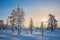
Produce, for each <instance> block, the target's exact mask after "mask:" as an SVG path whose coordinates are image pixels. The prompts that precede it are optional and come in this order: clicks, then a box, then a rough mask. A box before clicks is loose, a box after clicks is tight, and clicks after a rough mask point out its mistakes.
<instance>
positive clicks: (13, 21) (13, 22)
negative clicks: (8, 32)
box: [9, 9, 17, 33]
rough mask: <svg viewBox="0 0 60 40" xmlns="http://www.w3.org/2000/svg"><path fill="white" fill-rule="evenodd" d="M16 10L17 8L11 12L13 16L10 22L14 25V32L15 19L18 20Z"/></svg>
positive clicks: (13, 26)
mask: <svg viewBox="0 0 60 40" xmlns="http://www.w3.org/2000/svg"><path fill="white" fill-rule="evenodd" d="M16 17H17V15H16V11H15V9H14V10H13V12H12V13H11V16H10V17H9V18H10V23H11V25H12V33H13V32H14V28H15V21H16Z"/></svg>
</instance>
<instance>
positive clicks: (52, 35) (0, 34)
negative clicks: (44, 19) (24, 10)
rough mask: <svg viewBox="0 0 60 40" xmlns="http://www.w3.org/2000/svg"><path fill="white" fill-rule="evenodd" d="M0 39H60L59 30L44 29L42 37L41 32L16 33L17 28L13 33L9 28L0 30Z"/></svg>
mask: <svg viewBox="0 0 60 40" xmlns="http://www.w3.org/2000/svg"><path fill="white" fill-rule="evenodd" d="M0 40H60V30H58V31H54V32H51V31H44V33H43V39H42V32H33V34H30V33H25V32H22V33H20V35H18V33H17V30H15V32H14V33H12V32H11V30H8V31H6V30H2V31H0Z"/></svg>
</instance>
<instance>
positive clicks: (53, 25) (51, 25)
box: [48, 14, 57, 31]
mask: <svg viewBox="0 0 60 40" xmlns="http://www.w3.org/2000/svg"><path fill="white" fill-rule="evenodd" d="M49 17H50V18H49V20H48V27H49V29H51V31H54V29H56V27H57V20H56V19H55V16H54V15H52V14H49Z"/></svg>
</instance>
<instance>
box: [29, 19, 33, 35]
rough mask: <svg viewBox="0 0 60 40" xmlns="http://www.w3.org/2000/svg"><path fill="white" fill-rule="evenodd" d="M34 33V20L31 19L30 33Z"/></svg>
mask: <svg viewBox="0 0 60 40" xmlns="http://www.w3.org/2000/svg"><path fill="white" fill-rule="evenodd" d="M32 31H33V19H32V18H31V19H30V33H31V34H32Z"/></svg>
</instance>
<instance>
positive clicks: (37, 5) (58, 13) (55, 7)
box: [0, 0, 60, 26]
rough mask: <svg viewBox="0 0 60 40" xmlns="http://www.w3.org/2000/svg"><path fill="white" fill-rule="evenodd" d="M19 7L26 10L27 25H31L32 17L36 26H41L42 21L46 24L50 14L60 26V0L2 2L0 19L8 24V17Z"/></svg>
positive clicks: (0, 4) (10, 0) (6, 0)
mask: <svg viewBox="0 0 60 40" xmlns="http://www.w3.org/2000/svg"><path fill="white" fill-rule="evenodd" d="M18 5H20V7H22V8H23V9H24V14H25V24H26V25H29V21H30V18H31V17H32V18H33V22H34V25H35V26H37V25H40V23H41V21H44V23H46V22H47V20H48V14H50V13H51V14H53V15H55V18H56V19H57V20H58V23H59V24H60V0H0V19H3V20H4V22H5V23H6V19H7V17H8V16H10V15H11V13H12V10H13V9H16V8H17V7H18Z"/></svg>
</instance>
